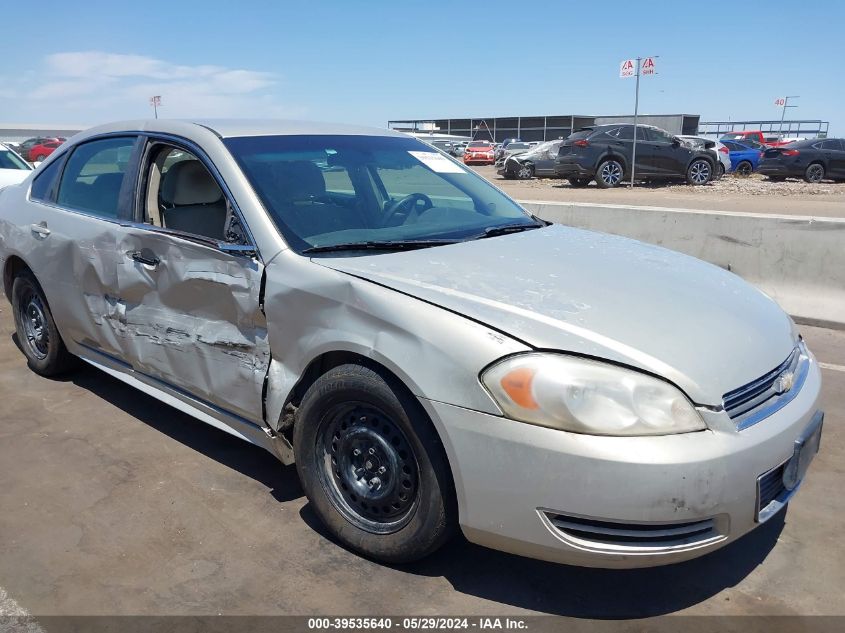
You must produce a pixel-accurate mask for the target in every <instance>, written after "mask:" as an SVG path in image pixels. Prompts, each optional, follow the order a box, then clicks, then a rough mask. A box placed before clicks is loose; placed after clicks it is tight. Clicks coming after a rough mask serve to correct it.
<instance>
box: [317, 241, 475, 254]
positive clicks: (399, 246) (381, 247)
mask: <svg viewBox="0 0 845 633" xmlns="http://www.w3.org/2000/svg"><path fill="white" fill-rule="evenodd" d="M458 241H459V240H384V241H376V240H367V241H365V242H342V243H340V244H326V245H324V246H311V247H309V248H306V249H304V250H303V251H302V252H303V253H331V252H334V251H365V250H372V251H407V250H412V249H415V248H428V247H430V246H443V245H444V244H455V243H457V242H458Z"/></svg>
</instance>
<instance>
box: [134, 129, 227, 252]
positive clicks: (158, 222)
mask: <svg viewBox="0 0 845 633" xmlns="http://www.w3.org/2000/svg"><path fill="white" fill-rule="evenodd" d="M145 174H146V183H147V196H146V204H145V216H144V218H143V220H144V222H146V223H147V224H152V225H153V226H158V227H162V228H166V229H170V230H171V231H178V232H179V233H185V234H188V235H195V236H199V237H204V238H208V239H211V240H215V241H229V240H228V238H227V236H226V228H227V219H228V209H229V206H228V204H227V202H226V198H225V196H224V194H223V190H222V189H221V188H220V185H218V184H217V181H216V180H215V179H214V177H213V176H212V175H211V173H210V172H209V171H208V169H206V167H205V165H203V163H202V161H200V160H199V158H197V157H196V156H195V155H194V154H192V153H191V152H189V151H187V150H185V149H182V148H180V147H176V146H173V145H167V144H163V143H162V144H158V145H156V146H155V147H154V148H153V151H151V152H150V154H149V160H148V162H147V165H146V167H145Z"/></svg>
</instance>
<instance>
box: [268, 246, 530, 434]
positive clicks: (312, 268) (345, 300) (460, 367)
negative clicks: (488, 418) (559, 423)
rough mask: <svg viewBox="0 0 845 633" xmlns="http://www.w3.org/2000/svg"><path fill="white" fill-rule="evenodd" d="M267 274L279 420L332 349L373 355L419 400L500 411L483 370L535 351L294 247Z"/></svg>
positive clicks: (273, 394)
mask: <svg viewBox="0 0 845 633" xmlns="http://www.w3.org/2000/svg"><path fill="white" fill-rule="evenodd" d="M266 273H267V282H266V288H265V299H264V305H265V312H266V315H267V329H268V339H269V342H270V351H271V354H272V357H273V361H272V363H271V368H270V373H269V380H268V385H267V395H266V398H265V402H266V403H267V410H266V419H267V421H268V423H269V424H271V425H273V426H276V425H278V424H279V419H280V416H281V412H282V407H283V406H284V404H285V403H286V402H287V401H288V400H289V397H290V395H291V392H292V390H293V389H294V387H295V386H296V384H297V383H298V382H299V380H300V379H301V378H302V376H303V375H304V372H305V371H306V369H307V367H308V366H309V364H310V363H311V362H312V361H313V360H314V359H316V358H317V357H319V356H321V355H323V354H325V353H327V352H338V351H340V352H353V353H355V354H359V355H361V356H364V357H366V358H370V359H372V360H373V361H375V362H378V363H379V364H381V365H383V366H385V367H386V368H387V369H389V370H390V371H391V372H393V373H394V374H395V375H396V376H397V377H398V378H399V379H400V380H402V382H403V383H404V384H405V386H406V387H407V388H408V389H409V390H410V391H411V392H412V393H413V394H414V395H415V396H417V397H419V398H425V399H428V400H436V401H438V402H446V403H449V404H452V405H456V406H459V407H464V408H467V409H473V410H477V411H483V412H485V413H490V414H493V415H500V414H501V412H500V410H499V408H498V406H497V405H496V404H495V402H494V401H493V400H492V398H491V397H490V395H489V394H488V393H487V391H486V390H485V389H484V388H483V387H482V386H481V384H480V382H479V379H478V375H479V372H480V371H481V370H482V369H483V368H484V367H486V366H487V365H489V364H490V363H492V362H494V361H495V360H497V359H499V358H501V357H503V356H505V355H508V354H513V353H517V352H522V351H528V350H529V349H530V348H529V347H528V346H526V345H524V344H523V343H520V342H518V341H516V340H514V339H513V338H511V337H509V336H507V335H504V334H502V333H501V332H499V331H496V330H494V329H492V328H490V327H488V326H486V325H483V324H480V323H477V322H475V321H472V320H470V319H468V318H466V317H464V316H462V315H460V314H456V313H454V312H451V311H449V310H446V309H444V308H441V307H438V306H435V305H432V304H430V303H427V302H425V301H422V300H420V299H417V298H415V297H411V296H408V295H405V294H403V293H401V292H398V291H396V290H392V289H389V288H385V287H383V286H381V285H379V284H377V283H374V282H371V281H367V280H365V279H361V278H359V277H355V276H353V275H350V274H348V273H343V272H339V271H336V270H332V269H329V268H327V267H325V266H321V265H320V264H319V260H314V261H312V260H309V259H307V258H305V257H302V256H300V255H297V254H295V253H293V252H292V251H283V252H282V253H280V254H279V256H277V257H276V258H274V259H273V260H272V261H271V262H270V263H268V264H267V268H266Z"/></svg>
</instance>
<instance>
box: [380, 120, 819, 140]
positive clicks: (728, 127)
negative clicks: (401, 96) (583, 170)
mask: <svg viewBox="0 0 845 633" xmlns="http://www.w3.org/2000/svg"><path fill="white" fill-rule="evenodd" d="M700 119H701V117H700V115H698V114H641V115H639V117H638V119H637V120H638V122H639V123H641V124H643V125H654V126H656V127H659V128H663V129H664V130H666V131H667V132H671V133H672V134H684V135H698V134H700V135H704V136H712V137H713V138H719V137H721V136H722V135H723V134H725V133H726V132H730V131H732V130H762V131H763V132H766V133H772V134H778V133H779V132H780V131H781V130H782V133H783V135H784V136H786V137H799V136H800V137H806V138H814V137H817V136H819V137H824V136H827V130H828V125H829V124H828V122H827V121H821V120H800V121H799V120H784V121H780V120H777V121H772V120H755V121H713V122H710V121H701V120H700ZM633 122H634V117H633V116H632V115H613V116H599V115H583V114H563V115H554V116H528V117H473V118H459V119H406V120H393V121H388V122H387V127H388V128H390V129H393V130H399V131H402V132H410V133H413V134H414V135H416V136H428V135H432V136H442V137H443V138H444V139H445V138H448V136H452V137H460V138H464V139H483V140H492V141H495V142H501V141H503V140H504V139H506V138H520V139H522V140H523V141H550V140H554V139H557V138H566V137H567V136H569V135H570V134H572V132H574V131H577V130H579V129H581V128H583V127H587V126H590V125H602V124H605V123H633ZM447 135H448V136H447Z"/></svg>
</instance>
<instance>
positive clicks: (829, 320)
mask: <svg viewBox="0 0 845 633" xmlns="http://www.w3.org/2000/svg"><path fill="white" fill-rule="evenodd" d="M520 204H522V206H523V207H525V208H526V209H527V210H529V211H530V212H531V213H534V214H535V215H537V216H538V217H541V218H543V219H545V220H549V221H552V222H559V223H561V224H567V225H570V226H576V227H580V228H585V229H591V230H594V231H603V232H605V233H615V234H617V235H624V236H626V237H632V238H634V239H637V240H641V241H643V242H650V243H652V244H658V245H660V246H664V247H666V248H670V249H672V250H676V251H680V252H682V253H687V254H688V255H692V256H694V257H698V258H699V259H703V260H705V261H708V262H710V263H713V264H716V265H718V266H721V267H722V268H726V269H728V270H730V271H732V272H734V273H736V274H737V275H739V276H740V277H742V278H743V279H745V280H747V281H749V282H751V283H752V284H754V285H755V286H757V287H758V288H760V289H762V290H763V291H764V292H766V293H767V294H768V295H770V296H771V297H772V298H774V299H775V300H776V301H777V302H778V303H779V304H780V305H781V306H782V307H783V308H784V309H785V310H786V311H787V312H788V313H789V314H790V315H792V316H793V317H794V318H795V319H796V320H797V321H799V322H803V323H808V324H818V325H827V326H832V327H837V328H845V218H813V217H802V216H787V215H761V214H752V213H748V214H746V213H732V212H727V211H697V210H692V209H668V208H662V207H636V206H627V205H611V204H586V203H560V202H538V201H523V202H520ZM843 215H845V208H843Z"/></svg>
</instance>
